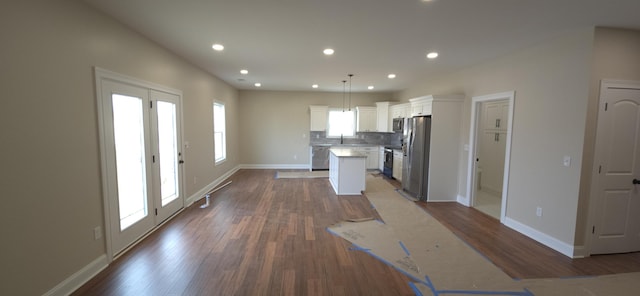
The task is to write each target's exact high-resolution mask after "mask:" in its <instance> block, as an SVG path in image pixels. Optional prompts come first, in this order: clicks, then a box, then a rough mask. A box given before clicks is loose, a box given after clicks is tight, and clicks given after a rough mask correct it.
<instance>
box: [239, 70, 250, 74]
mask: <svg viewBox="0 0 640 296" xmlns="http://www.w3.org/2000/svg"><path fill="white" fill-rule="evenodd" d="M240 74H242V75H247V74H249V71H248V70H245V69H242V70H240Z"/></svg>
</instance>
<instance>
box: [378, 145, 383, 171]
mask: <svg viewBox="0 0 640 296" xmlns="http://www.w3.org/2000/svg"><path fill="white" fill-rule="evenodd" d="M378 169H379V170H380V172H384V146H379V147H378Z"/></svg>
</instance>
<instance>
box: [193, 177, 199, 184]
mask: <svg viewBox="0 0 640 296" xmlns="http://www.w3.org/2000/svg"><path fill="white" fill-rule="evenodd" d="M196 183H198V177H196V176H193V184H196Z"/></svg>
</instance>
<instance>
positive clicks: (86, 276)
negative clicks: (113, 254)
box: [44, 254, 109, 296]
mask: <svg viewBox="0 0 640 296" xmlns="http://www.w3.org/2000/svg"><path fill="white" fill-rule="evenodd" d="M108 265H109V264H108V263H107V255H106V254H105V255H101V256H100V257H98V258H96V259H95V260H93V261H92V262H91V263H89V264H87V266H85V267H83V268H82V269H80V270H78V271H77V272H76V273H74V274H72V275H71V276H70V277H68V278H66V279H65V280H64V281H62V282H60V283H59V284H58V285H56V286H55V287H53V289H51V290H49V291H48V292H47V293H45V294H44V296H57V295H69V294H71V293H73V291H75V290H77V289H78V288H80V287H81V286H82V285H84V284H85V283H86V282H88V281H89V280H90V279H92V278H93V277H94V276H96V275H97V274H98V273H99V272H101V271H102V270H103V269H105V268H106V267H107V266H108Z"/></svg>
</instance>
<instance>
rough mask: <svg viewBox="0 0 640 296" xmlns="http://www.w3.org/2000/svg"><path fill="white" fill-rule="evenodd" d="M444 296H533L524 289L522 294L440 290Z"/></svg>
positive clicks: (515, 292) (440, 293) (439, 292)
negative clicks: (447, 295) (449, 295)
mask: <svg viewBox="0 0 640 296" xmlns="http://www.w3.org/2000/svg"><path fill="white" fill-rule="evenodd" d="M442 294H456V295H508V296H533V293H531V291H529V290H527V289H524V291H522V292H518V291H468V290H440V291H438V295H442Z"/></svg>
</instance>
